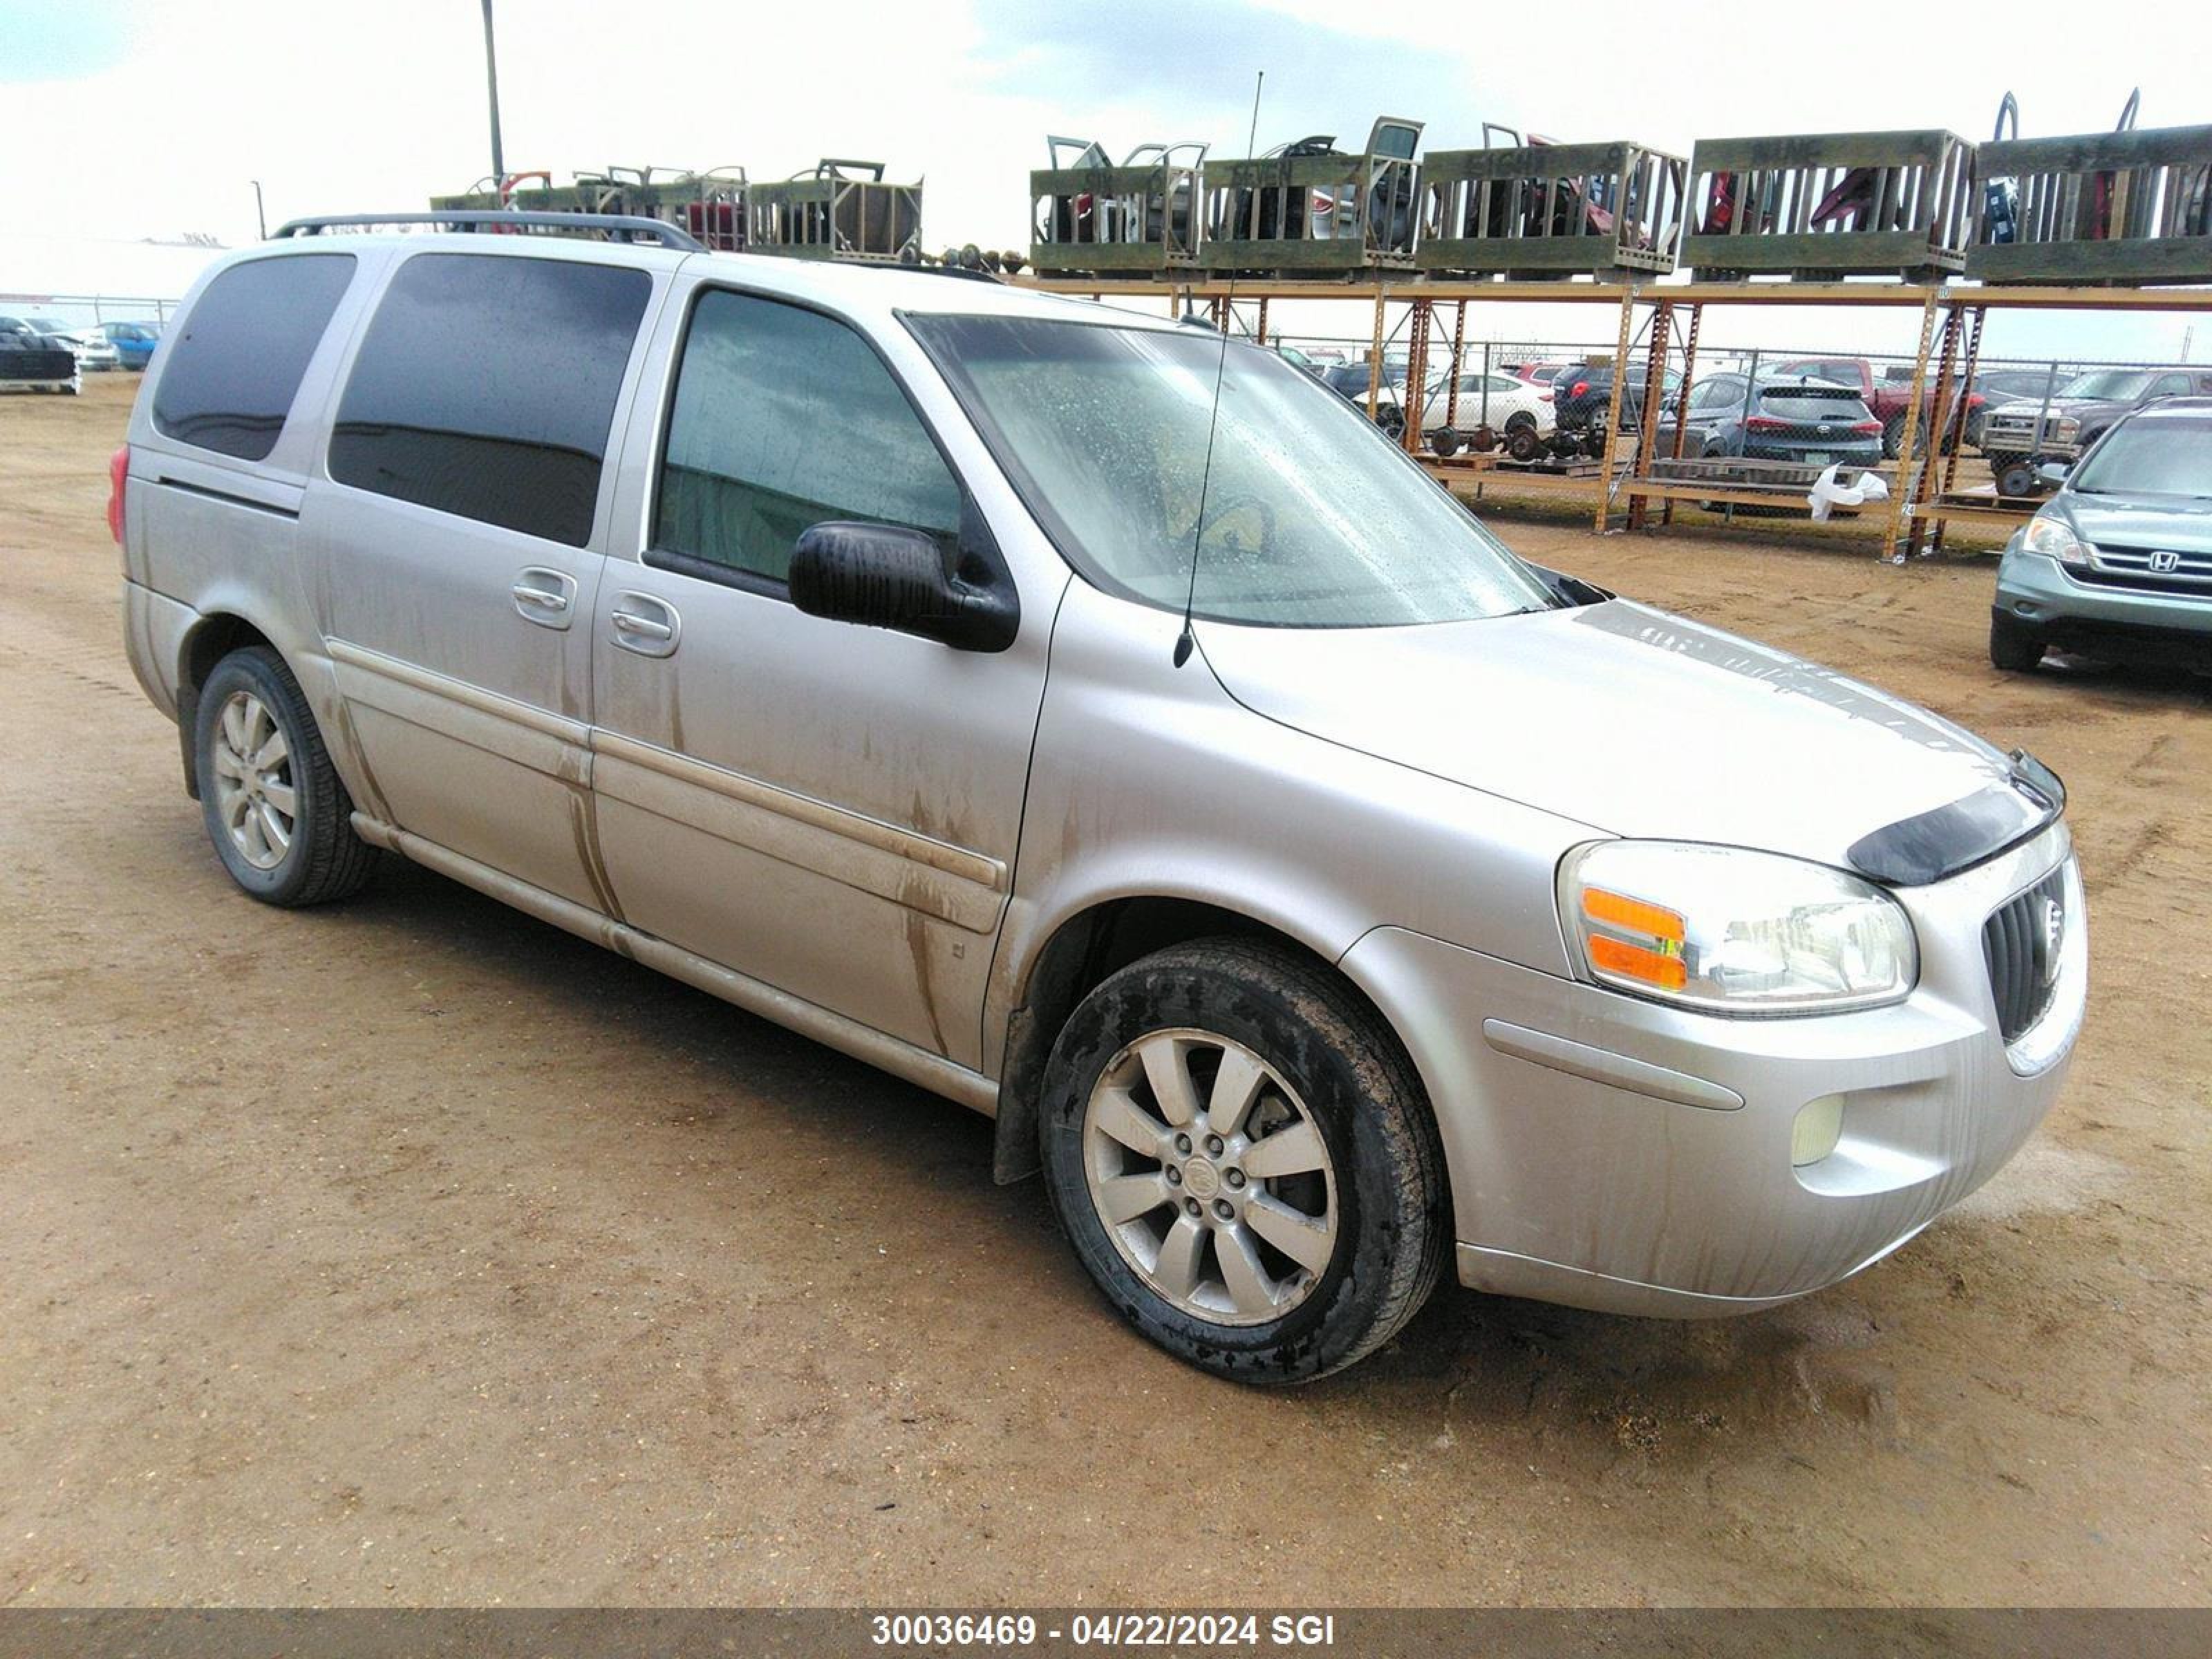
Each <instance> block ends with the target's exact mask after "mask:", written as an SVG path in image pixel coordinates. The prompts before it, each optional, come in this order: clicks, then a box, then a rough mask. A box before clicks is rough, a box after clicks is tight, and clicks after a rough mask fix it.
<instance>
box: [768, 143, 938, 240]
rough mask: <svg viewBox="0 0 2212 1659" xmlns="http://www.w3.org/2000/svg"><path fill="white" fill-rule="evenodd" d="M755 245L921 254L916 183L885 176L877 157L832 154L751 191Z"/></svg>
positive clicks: (919, 203) (919, 204)
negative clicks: (864, 158)
mask: <svg viewBox="0 0 2212 1659" xmlns="http://www.w3.org/2000/svg"><path fill="white" fill-rule="evenodd" d="M748 196H749V200H750V213H749V215H748V216H747V217H748V227H747V234H748V237H749V242H748V246H750V248H751V250H752V251H753V252H756V253H784V254H790V255H793V256H794V257H797V258H806V259H859V260H872V261H880V262H883V263H886V264H888V263H892V262H896V261H907V262H914V261H918V260H919V259H920V258H921V185H920V183H918V182H917V183H915V184H911V185H894V184H886V183H885V182H884V164H883V163H882V162H881V161H843V160H839V159H836V158H835V157H831V158H825V159H824V160H823V161H820V162H817V164H816V165H815V167H813V168H812V170H811V171H810V172H807V173H796V174H794V175H793V176H792V177H791V178H789V179H783V180H781V181H779V182H777V183H775V184H764V185H752V186H751V187H750V191H749V192H748Z"/></svg>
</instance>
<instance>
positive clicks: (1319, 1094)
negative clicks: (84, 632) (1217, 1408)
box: [1039, 939, 1451, 1384]
mask: <svg viewBox="0 0 2212 1659" xmlns="http://www.w3.org/2000/svg"><path fill="white" fill-rule="evenodd" d="M1175 1030H1195V1031H1200V1032H1205V1033H1209V1034H1217V1035H1218V1036H1222V1037H1226V1038H1230V1039H1232V1040H1233V1041H1234V1042H1237V1043H1239V1044H1242V1045H1243V1046H1244V1047H1245V1048H1249V1050H1250V1051H1251V1052H1252V1053H1253V1054H1256V1055H1257V1056H1259V1057H1260V1059H1261V1060H1262V1061H1264V1062H1265V1064H1266V1065H1267V1066H1270V1067H1272V1068H1273V1070H1274V1071H1275V1072H1276V1073H1278V1074H1279V1076H1280V1078H1281V1079H1282V1080H1283V1081H1284V1082H1285V1084H1286V1085H1288V1087H1289V1088H1290V1089H1291V1091H1295V1092H1296V1095H1297V1099H1298V1101H1299V1102H1300V1103H1302V1104H1303V1106H1304V1110H1305V1114H1306V1115H1307V1116H1308V1117H1310V1120H1311V1121H1312V1123H1313V1127H1315V1129H1316V1131H1317V1132H1318V1133H1319V1135H1320V1137H1321V1139H1322V1144H1323V1145H1324V1146H1326V1147H1327V1149H1328V1158H1329V1163H1330V1166H1331V1169H1332V1171H1333V1177H1332V1178H1333V1180H1334V1206H1335V1217H1334V1218H1335V1225H1336V1232H1335V1242H1334V1248H1333V1250H1332V1252H1331V1254H1330V1255H1329V1257H1328V1261H1327V1262H1326V1264H1325V1265H1324V1266H1322V1267H1321V1268H1320V1269H1319V1271H1318V1273H1316V1274H1314V1275H1311V1276H1310V1279H1308V1280H1307V1281H1305V1283H1306V1285H1307V1286H1308V1287H1307V1288H1304V1290H1303V1291H1302V1298H1303V1299H1299V1300H1297V1301H1295V1302H1294V1303H1293V1304H1291V1306H1290V1307H1289V1309H1288V1310H1287V1311H1286V1312H1285V1313H1284V1314H1283V1315H1282V1316H1279V1317H1278V1318H1274V1319H1270V1320H1266V1321H1264V1322H1253V1323H1247V1324H1236V1323H1227V1322H1218V1321H1215V1320H1211V1319H1205V1318H1201V1317H1199V1316H1197V1315H1195V1314H1194V1313H1191V1312H1188V1311H1186V1310H1183V1309H1182V1308H1179V1307H1178V1306H1176V1304H1175V1303H1174V1302H1172V1301H1170V1299H1169V1298H1168V1297H1167V1296H1166V1295H1164V1294H1163V1293H1162V1291H1159V1290H1158V1289H1156V1288H1155V1287H1154V1286H1153V1285H1152V1284H1150V1283H1148V1282H1147V1280H1146V1279H1145V1278H1144V1277H1143V1276H1141V1275H1140V1274H1139V1272H1138V1271H1137V1270H1136V1269H1135V1268H1134V1267H1132V1266H1131V1264H1130V1262H1129V1261H1127V1259H1125V1258H1124V1256H1123V1255H1122V1253H1121V1249H1119V1248H1117V1246H1116V1244H1115V1241H1114V1238H1113V1237H1111V1236H1109V1232H1108V1231H1107V1224H1106V1223H1105V1222H1104V1221H1103V1220H1102V1218H1100V1216H1099V1214H1098V1212H1097V1207H1096V1205H1095V1204H1094V1201H1093V1200H1092V1198H1091V1187H1090V1183H1089V1181H1088V1179H1087V1178H1086V1164H1085V1158H1086V1152H1085V1116H1086V1110H1087V1108H1088V1106H1089V1103H1090V1102H1091V1095H1092V1091H1093V1090H1094V1088H1095V1087H1096V1086H1097V1084H1098V1081H1099V1079H1100V1078H1101V1077H1102V1076H1103V1074H1104V1073H1106V1072H1107V1070H1108V1068H1109V1066H1116V1065H1117V1064H1119V1063H1122V1062H1124V1061H1125V1060H1126V1056H1127V1054H1128V1051H1129V1050H1130V1048H1131V1047H1132V1045H1133V1044H1134V1043H1135V1042H1137V1040H1138V1039H1139V1038H1140V1037H1143V1036H1146V1035H1148V1034H1152V1033H1158V1032H1162V1031H1175ZM1192 1070H1193V1073H1194V1076H1195V1075H1196V1063H1195V1062H1194V1064H1193V1066H1192ZM1195 1086H1196V1087H1197V1088H1199V1089H1200V1090H1203V1089H1204V1088H1205V1086H1206V1085H1205V1083H1204V1081H1203V1079H1199V1080H1198V1081H1197V1082H1196V1085H1195ZM1039 1120H1040V1121H1039V1137H1040V1139H1041V1141H1042V1147H1041V1151H1042V1161H1043V1164H1044V1171H1045V1180H1046V1185H1047V1186H1048V1188H1049V1189H1050V1191H1051V1194H1052V1200H1053V1208H1054V1211H1055V1212H1057V1214H1058V1215H1059V1217H1060V1225H1061V1227H1062V1229H1063V1230H1064V1231H1066V1234H1067V1237H1068V1240H1069V1242H1070V1243H1072V1244H1073V1246H1074V1249H1075V1254H1076V1255H1077V1257H1078V1259H1079V1260H1080V1261H1082V1263H1083V1265H1084V1267H1085V1269H1086V1270H1087V1271H1088V1272H1089V1273H1090V1274H1091V1278H1092V1279H1094V1280H1095V1281H1096V1282H1097V1285H1098V1286H1099V1288H1100V1290H1101V1291H1103V1292H1104V1293H1105V1296H1106V1297H1107V1299H1108V1300H1109V1302H1111V1303H1112V1304H1114V1305H1115V1307H1116V1308H1118V1309H1119V1310H1121V1314H1122V1316H1124V1317H1125V1318H1127V1320H1128V1321H1129V1322H1131V1323H1132V1324H1133V1325H1134V1326H1136V1328H1138V1329H1139V1331H1141V1332H1143V1333H1144V1334H1145V1335H1146V1336H1148V1337H1150V1338H1151V1339H1152V1340H1153V1341H1154V1342H1156V1343H1158V1345H1159V1346H1161V1347H1163V1348H1165V1349H1166V1350H1167V1351H1168V1352H1170V1353H1172V1354H1174V1355H1175V1356H1176V1358H1181V1359H1183V1360H1186V1361H1188V1362H1189V1363H1190V1364H1194V1365H1196V1366H1198V1367H1200V1368H1201V1369H1202V1370H1209V1371H1212V1372H1213V1373H1214V1374H1215V1375H1216V1376H1225V1377H1228V1378H1231V1379H1232V1380H1235V1381H1238V1382H1244V1383H1269V1384H1284V1383H1307V1382H1311V1381H1313V1380H1314V1379H1315V1378H1316V1377H1321V1376H1327V1375H1328V1374H1329V1373H1330V1372H1332V1371H1335V1370H1342V1369H1343V1368H1344V1367H1345V1366H1347V1365H1350V1364H1353V1363H1354V1362H1355V1361H1357V1360H1358V1359H1360V1358H1363V1357H1364V1356H1365V1355H1367V1354H1369V1353H1370V1352H1373V1351H1374V1350H1375V1349H1376V1348H1377V1347H1379V1346H1382V1345H1383V1343H1384V1342H1387V1341H1388V1340H1389V1339H1390V1338H1391V1337H1392V1336H1393V1335H1395V1334H1396V1333H1397V1332H1398V1330H1399V1329H1400V1328H1401V1327H1402V1326H1403V1325H1404V1324H1405V1322H1407V1320H1408V1319H1410V1318H1412V1317H1413V1315H1414V1314H1415V1313H1416V1312H1418V1311H1419V1309H1420V1307H1421V1305H1422V1304H1423V1303H1424V1302H1425V1301H1426V1300H1427V1299H1428V1297H1429V1294H1430V1292H1431V1291H1433V1290H1434V1289H1435V1288H1436V1285H1437V1280H1438V1279H1439V1278H1440V1277H1441V1275H1442V1273H1443V1264H1444V1258H1445V1253H1446V1252H1447V1250H1448V1249H1449V1248H1450V1235H1451V1222H1450V1213H1449V1195H1448V1193H1447V1191H1446V1183H1445V1179H1444V1173H1443V1149H1442V1147H1441V1146H1440V1145H1439V1143H1438V1141H1437V1129H1436V1123H1435V1120H1434V1119H1433V1118H1432V1117H1431V1115H1430V1111H1429V1106H1428V1102H1427V1099H1426V1097H1425V1095H1424V1093H1423V1091H1422V1090H1421V1086H1420V1083H1419V1079H1418V1078H1417V1077H1416V1076H1415V1075H1414V1073H1413V1066H1412V1065H1411V1063H1410V1062H1409V1061H1408V1060H1407V1059H1406V1057H1405V1054H1404V1052H1403V1050H1401V1048H1399V1046H1398V1043H1397V1040H1396V1038H1395V1036H1393V1035H1392V1033H1391V1032H1390V1030H1389V1028H1388V1027H1387V1026H1386V1025H1385V1024H1383V1021H1382V1020H1381V1018H1379V1017H1378V1016H1376V1014H1375V1012H1373V1011H1372V1010H1371V1009H1370V1008H1368V1007H1367V1006H1365V1005H1364V1003H1363V1002H1362V1001H1361V1000H1359V999H1358V997H1356V996H1355V995H1353V994H1352V992H1351V990H1350V987H1347V986H1346V984H1345V983H1344V982H1343V981H1341V980H1340V979H1339V978H1337V976H1336V975H1334V973H1333V972H1331V971H1330V970H1329V969H1328V968H1326V967H1325V966H1323V965H1322V964H1321V963H1316V962H1313V961H1310V960H1309V959H1307V958H1304V957H1300V956H1298V955H1297V954H1296V953H1294V952H1292V951H1288V950H1286V949H1283V948H1279V947H1277V946H1274V945H1267V944H1263V943H1255V942H1249V941H1245V940H1241V939H1206V940H1200V941H1197V942H1194V943H1192V944H1188V945H1175V946H1171V947H1170V948H1169V949H1167V950H1164V951H1158V952H1157V953H1155V954H1154V955H1152V956H1149V957H1145V958H1144V959H1142V960H1141V961H1139V962H1136V963H1132V964H1131V965H1130V966H1128V967H1127V968H1124V969H1121V971H1120V972H1118V973H1116V974H1115V975H1113V976H1112V977H1110V978H1109V979H1108V980H1107V981H1105V982H1104V983H1103V984H1102V985H1100V986H1099V987H1097V989H1095V990H1093V991H1092V992H1091V994H1090V995H1089V996H1087V997H1085V999H1084V1000H1083V1001H1082V1003H1081V1004H1080V1005H1079V1006H1078V1007H1077V1008H1076V1010H1075V1012H1074V1013H1073V1015H1071V1016H1070V1017H1069V1018H1068V1021H1067V1024H1066V1026H1065V1027H1064V1028H1063V1029H1062V1030H1061V1031H1060V1036H1059V1039H1058V1040H1057V1041H1056V1042H1054V1046H1053V1052H1052V1057H1051V1059H1050V1060H1049V1061H1048V1064H1047V1066H1046V1070H1045V1078H1044V1088H1043V1099H1042V1111H1041V1112H1040V1114H1039ZM1232 1152H1233V1149H1232ZM1163 1173H1164V1170H1163ZM1297 1178H1298V1179H1307V1178H1308V1177H1297ZM1259 1184H1260V1185H1261V1186H1262V1187H1264V1186H1265V1185H1266V1182H1264V1181H1263V1182H1260V1183H1259ZM1182 1190H1183V1192H1184V1194H1185V1195H1184V1197H1183V1198H1182V1199H1180V1200H1178V1199H1173V1198H1170V1200H1169V1204H1168V1206H1167V1207H1166V1208H1165V1210H1164V1212H1161V1213H1162V1215H1163V1217H1164V1222H1165V1224H1166V1225H1180V1223H1179V1221H1177V1220H1176V1208H1175V1206H1176V1204H1178V1203H1182V1202H1188V1201H1189V1200H1188V1194H1189V1193H1191V1192H1196V1191H1200V1190H1201V1189H1200V1188H1198V1186H1197V1182H1196V1178H1195V1172H1194V1175H1193V1176H1192V1178H1191V1179H1190V1181H1189V1182H1188V1186H1187V1187H1183V1188H1182ZM1208 1225H1211V1224H1208ZM1219 1248H1221V1246H1220V1244H1219V1242H1218V1239H1217V1241H1216V1243H1214V1244H1212V1245H1201V1246H1200V1249H1201V1250H1206V1249H1214V1250H1217V1251H1218V1249H1219ZM1213 1259H1214V1260H1215V1261H1216V1262H1217V1263H1218V1261H1219V1260H1220V1258H1219V1256H1218V1254H1217V1255H1215V1256H1214V1257H1213ZM1286 1260H1287V1258H1285V1261H1286Z"/></svg>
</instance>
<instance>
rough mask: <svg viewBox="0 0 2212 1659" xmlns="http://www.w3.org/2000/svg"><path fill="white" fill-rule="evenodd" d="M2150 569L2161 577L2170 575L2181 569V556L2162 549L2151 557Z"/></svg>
mask: <svg viewBox="0 0 2212 1659" xmlns="http://www.w3.org/2000/svg"><path fill="white" fill-rule="evenodd" d="M2150 568H2151V569H2152V570H2153V571H2154V572H2155V573H2156V574H2159V575H2161V576H2165V575H2170V574H2172V573H2173V572H2174V571H2176V570H2179V569H2180V568H2181V555H2180V554H2179V553H2173V552H2169V551H2167V550H2165V549H2163V548H2161V549H2160V550H2159V551H2157V552H2155V553H2154V554H2152V555H2151V556H2150Z"/></svg>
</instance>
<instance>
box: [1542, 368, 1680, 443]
mask: <svg viewBox="0 0 2212 1659" xmlns="http://www.w3.org/2000/svg"><path fill="white" fill-rule="evenodd" d="M1647 374H1648V370H1647V368H1646V366H1645V364H1644V361H1643V360H1642V359H1640V358H1639V359H1637V360H1634V361H1632V362H1630V364H1629V365H1628V381H1627V384H1626V385H1625V386H1622V387H1621V389H1620V429H1621V430H1622V431H1624V432H1633V431H1635V430H1636V429H1637V428H1638V426H1639V425H1640V424H1641V423H1642V410H1643V408H1644V380H1645V379H1646V378H1647ZM1662 374H1663V375H1664V377H1665V378H1664V381H1663V384H1664V386H1665V394H1664V395H1666V396H1668V397H1671V396H1673V395H1674V392H1675V391H1676V390H1677V389H1678V388H1680V386H1681V384H1682V377H1681V375H1680V373H1679V372H1677V371H1676V370H1674V369H1672V368H1668V369H1665V370H1662ZM1552 398H1553V412H1554V416H1555V417H1556V419H1557V420H1558V422H1559V430H1560V432H1562V433H1579V434H1582V435H1583V439H1584V441H1585V442H1586V443H1587V444H1589V446H1590V447H1592V448H1593V449H1596V448H1601V447H1603V445H1604V442H1605V421H1606V415H1607V410H1610V409H1611V408H1612V406H1613V365H1612V364H1611V363H1609V362H1580V363H1570V364H1568V365H1567V366H1566V367H1565V368H1563V369H1561V370H1560V371H1559V373H1558V374H1555V375H1553V377H1552Z"/></svg>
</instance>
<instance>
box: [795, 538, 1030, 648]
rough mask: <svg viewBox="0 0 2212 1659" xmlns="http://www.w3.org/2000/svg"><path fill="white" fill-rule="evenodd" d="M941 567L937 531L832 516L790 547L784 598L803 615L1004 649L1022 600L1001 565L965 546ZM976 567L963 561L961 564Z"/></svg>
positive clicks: (943, 560) (962, 644) (1017, 620)
mask: <svg viewBox="0 0 2212 1659" xmlns="http://www.w3.org/2000/svg"><path fill="white" fill-rule="evenodd" d="M962 542H963V552H962V554H961V555H960V556H959V557H960V562H961V564H962V566H963V568H962V569H961V570H960V571H958V572H957V573H956V572H955V571H952V570H950V569H948V568H947V563H948V556H947V554H946V552H945V549H944V548H943V547H941V546H940V545H939V542H938V539H937V538H935V537H934V536H931V535H928V534H927V533H925V532H922V531H919V530H912V529H908V527H906V526H903V525H889V524H867V523H863V522H860V521H857V520H829V521H828V522H826V523H823V524H817V525H814V526H810V527H809V528H808V529H807V530H806V531H805V532H803V533H802V534H801V535H800V536H799V542H798V544H797V545H796V546H795V547H794V548H793V550H792V555H791V576H790V584H791V602H792V603H793V605H797V606H798V607H799V609H800V610H801V611H805V613H806V614H807V615H808V616H810V617H828V618H829V619H830V620H831V621H833V622H849V623H860V625H861V626H862V627H864V628H888V629H891V630H892V631H893V632H895V633H900V634H914V635H919V636H920V637H921V638H923V639H925V640H935V641H938V642H939V644H941V645H949V646H951V647H954V648H955V649H956V650H960V651H1003V650H1005V649H1006V647H1008V646H1010V645H1012V643H1013V642H1014V635H1015V632H1016V631H1017V629H1018V628H1019V626H1020V623H1021V607H1020V605H1018V603H1017V601H1016V600H1015V598H1014V590H1013V580H1012V576H1011V575H1010V574H1007V572H1006V569H1005V568H1004V567H1003V565H1000V566H998V568H995V569H993V568H990V567H991V566H992V565H993V564H995V563H996V561H995V560H985V559H982V558H980V557H977V556H973V555H970V554H969V553H967V552H966V551H965V548H966V543H967V538H966V537H965V536H963V538H962ZM969 566H975V567H977V568H975V569H972V570H971V569H969V568H967V567H969Z"/></svg>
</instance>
